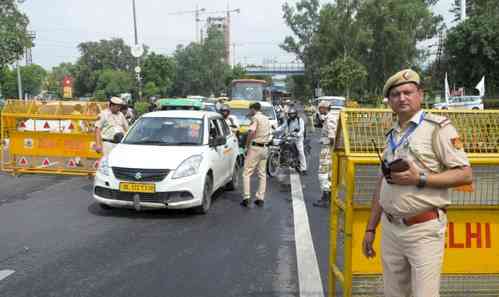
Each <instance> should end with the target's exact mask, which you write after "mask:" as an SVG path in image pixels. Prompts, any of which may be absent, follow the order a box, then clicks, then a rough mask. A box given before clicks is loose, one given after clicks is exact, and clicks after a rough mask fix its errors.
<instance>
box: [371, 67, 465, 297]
mask: <svg viewBox="0 0 499 297" xmlns="http://www.w3.org/2000/svg"><path fill="white" fill-rule="evenodd" d="M383 93H384V96H385V97H387V98H388V104H389V105H390V107H391V109H392V110H393V111H394V112H395V113H396V114H397V117H398V122H396V123H395V124H394V127H393V128H392V129H391V130H390V131H389V132H388V133H387V134H386V135H387V145H386V149H385V151H384V153H383V158H384V160H385V164H389V165H390V168H391V172H385V173H384V175H381V176H380V177H379V179H378V183H377V188H376V191H375V193H374V196H373V201H372V209H371V216H370V218H369V221H368V223H367V227H366V231H365V234H364V241H363V245H362V249H363V253H364V254H365V255H366V256H367V257H374V256H375V255H376V253H375V251H374V250H373V242H374V238H375V233H376V227H377V225H378V223H379V221H380V220H381V226H382V228H381V230H382V234H381V259H382V263H383V275H384V290H385V296H387V297H395V296H396V297H410V296H413V297H435V296H439V289H440V273H441V269H442V262H443V255H444V242H445V229H446V225H447V217H446V211H445V209H446V207H447V206H448V205H449V204H450V201H449V193H448V189H449V188H453V187H458V186H462V185H470V184H471V183H472V171H471V167H470V164H469V162H468V159H467V157H466V154H465V152H464V150H463V145H462V143H461V141H460V139H459V135H458V133H457V131H456V129H455V128H454V127H453V126H452V124H451V123H450V121H449V120H448V119H447V118H445V117H441V116H436V115H432V114H428V113H425V112H424V111H422V110H421V103H422V100H423V90H422V87H421V84H420V78H419V75H418V74H417V73H416V72H414V71H412V70H410V69H407V70H403V71H400V72H398V73H397V74H395V75H394V76H392V77H391V78H389V79H388V81H387V82H386V84H385V87H384V90H383ZM395 160H399V161H397V163H391V164H390V162H393V161H395ZM400 160H403V161H400Z"/></svg>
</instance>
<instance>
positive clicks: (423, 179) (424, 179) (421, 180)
mask: <svg viewBox="0 0 499 297" xmlns="http://www.w3.org/2000/svg"><path fill="white" fill-rule="evenodd" d="M427 181H428V174H426V173H425V172H420V173H419V181H418V184H417V185H416V187H418V188H424V187H425V186H426V182H427Z"/></svg>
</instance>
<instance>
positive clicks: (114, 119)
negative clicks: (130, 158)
mask: <svg viewBox="0 0 499 297" xmlns="http://www.w3.org/2000/svg"><path fill="white" fill-rule="evenodd" d="M124 104H125V103H124V102H123V100H122V99H120V98H118V97H112V98H111V99H110V100H109V108H107V109H105V110H103V111H102V112H101V113H100V114H99V118H98V120H97V122H96V123H95V150H96V151H97V152H99V153H100V152H102V153H103V154H104V155H107V154H109V152H110V151H111V150H112V149H113V148H114V146H115V145H116V143H117V142H118V141H117V139H115V138H116V136H117V135H120V133H121V135H124V134H125V133H126V131H127V130H128V121H127V120H126V118H125V116H124V115H123V113H121V112H120V109H121V107H122V106H123V105H124Z"/></svg>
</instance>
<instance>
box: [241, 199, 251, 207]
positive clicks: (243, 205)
mask: <svg viewBox="0 0 499 297" xmlns="http://www.w3.org/2000/svg"><path fill="white" fill-rule="evenodd" d="M249 205H250V200H249V199H243V201H241V206H242V207H249Z"/></svg>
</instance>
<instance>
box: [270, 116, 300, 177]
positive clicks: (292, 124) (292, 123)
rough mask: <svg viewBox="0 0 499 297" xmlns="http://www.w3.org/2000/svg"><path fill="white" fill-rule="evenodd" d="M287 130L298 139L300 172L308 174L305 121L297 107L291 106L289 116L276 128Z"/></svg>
mask: <svg viewBox="0 0 499 297" xmlns="http://www.w3.org/2000/svg"><path fill="white" fill-rule="evenodd" d="M282 131H287V132H288V134H289V135H294V136H296V137H297V139H296V149H297V150H298V158H299V160H300V173H301V174H302V175H307V159H306V158H305V149H304V143H303V142H304V140H305V122H304V121H303V119H301V118H300V117H299V116H298V111H297V110H296V108H294V107H291V108H290V109H289V110H288V118H287V119H286V120H285V121H284V123H283V124H282V125H281V126H279V128H277V129H276V132H277V133H278V132H282Z"/></svg>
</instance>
